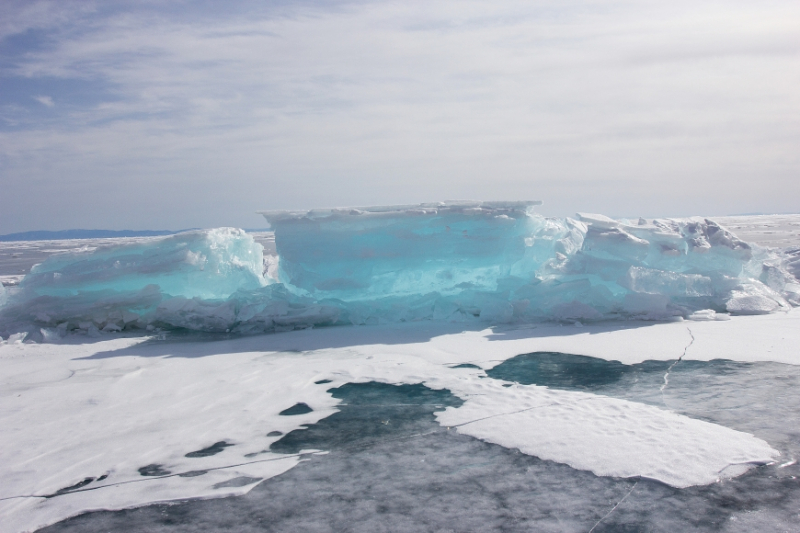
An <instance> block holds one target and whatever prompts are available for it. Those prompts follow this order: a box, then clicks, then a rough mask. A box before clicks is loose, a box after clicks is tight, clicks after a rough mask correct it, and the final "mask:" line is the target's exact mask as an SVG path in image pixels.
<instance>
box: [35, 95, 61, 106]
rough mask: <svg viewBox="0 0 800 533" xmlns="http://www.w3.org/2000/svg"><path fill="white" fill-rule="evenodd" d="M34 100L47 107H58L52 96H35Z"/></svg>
mask: <svg viewBox="0 0 800 533" xmlns="http://www.w3.org/2000/svg"><path fill="white" fill-rule="evenodd" d="M33 99H34V100H36V101H37V102H39V103H40V104H42V105H43V106H46V107H53V106H54V105H56V104H54V103H53V98H52V97H51V96H34V97H33Z"/></svg>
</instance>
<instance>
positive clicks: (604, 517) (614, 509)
mask: <svg viewBox="0 0 800 533" xmlns="http://www.w3.org/2000/svg"><path fill="white" fill-rule="evenodd" d="M684 354H685V352H684ZM638 484H639V480H638V479H637V480H636V482H635V483H634V484H633V486H632V487H631V490H629V491H628V492H627V493H626V494H625V496H623V497H622V499H621V500H620V501H618V502H617V504H616V505H615V506H614V507H612V508H611V510H610V511H609V512H607V513H606V514H605V516H603V518H601V519H600V520H598V521H597V523H596V524H595V525H593V526H592V529H590V530H589V531H588V533H592V531H594V530H595V528H596V527H597V526H599V525H600V522H602V521H603V520H605V519H606V518H608V517H609V516H611V513H613V512H614V511H616V509H617V507H619V506H620V505H622V502H624V501H625V500H626V499H627V498H628V496H630V495H631V492H633V489H635V488H636V485H638Z"/></svg>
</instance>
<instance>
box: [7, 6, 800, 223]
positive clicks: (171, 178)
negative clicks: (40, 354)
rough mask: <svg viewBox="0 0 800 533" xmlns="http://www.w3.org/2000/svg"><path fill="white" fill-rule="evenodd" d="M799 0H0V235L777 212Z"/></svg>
mask: <svg viewBox="0 0 800 533" xmlns="http://www.w3.org/2000/svg"><path fill="white" fill-rule="evenodd" d="M798 88H800V2H798V1H797V0H763V1H759V2H753V1H751V0H748V1H740V0H725V1H718V2H717V1H706V0H692V1H687V0H674V1H671V2H664V1H663V0H659V1H649V0H637V1H624V0H621V1H616V0H607V1H602V2H601V1H594V0H541V1H536V0H527V1H516V0H508V1H504V2H496V1H471V0H459V1H450V0H428V1H425V2H415V1H408V0H406V1H402V2H393V1H366V0H365V1H358V0H356V1H347V0H343V1H339V0H331V1H325V2H318V1H314V0H308V1H305V0H301V1H296V2H291V1H285V0H281V1H265V0H261V1H255V2H247V1H241V2H237V1H230V2H224V3H223V2H212V1H210V0H209V1H173V2H161V1H148V0H139V1H113V0H105V1H101V2H92V1H90V0H80V1H70V0H57V1H37V0H3V2H1V3H0V234H5V233H12V232H21V231H29V230H60V229H67V228H89V229H96V228H103V229H180V228H190V227H218V226H235V227H244V228H259V227H264V226H265V223H264V221H263V219H262V218H261V217H260V216H259V215H257V214H255V212H256V211H259V210H274V209H304V208H318V207H343V206H363V205H393V204H409V203H420V202H435V201H443V200H453V199H471V200H542V201H543V202H544V205H543V206H542V207H541V208H538V211H539V212H541V213H543V214H545V215H548V216H571V215H572V214H574V213H575V212H579V211H580V212H594V213H603V214H606V215H610V216H619V217H622V216H624V217H638V216H644V217H661V216H690V215H706V216H710V215H724V214H739V213H756V212H760V213H788V212H793V213H797V212H800V89H798Z"/></svg>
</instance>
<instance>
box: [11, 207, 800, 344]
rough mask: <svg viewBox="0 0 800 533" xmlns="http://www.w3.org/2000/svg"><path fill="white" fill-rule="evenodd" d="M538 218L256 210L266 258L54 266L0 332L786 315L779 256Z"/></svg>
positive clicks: (202, 248) (796, 296)
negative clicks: (270, 244) (271, 247)
mask: <svg viewBox="0 0 800 533" xmlns="http://www.w3.org/2000/svg"><path fill="white" fill-rule="evenodd" d="M538 204H540V202H450V203H440V204H420V205H416V206H398V207H372V208H349V209H328V210H313V211H302V212H286V211H283V212H265V213H264V216H265V217H266V219H267V221H268V222H269V223H270V224H271V226H272V228H273V229H274V231H275V243H276V248H277V254H278V257H277V259H276V258H274V257H267V258H266V260H265V258H264V255H263V249H262V248H261V246H260V245H259V244H257V243H256V242H255V241H254V240H253V238H252V237H251V236H250V235H248V234H246V233H245V232H243V231H242V230H236V229H231V228H219V229H212V230H203V231H190V232H185V233H181V234H178V235H173V236H169V237H165V238H163V239H158V240H153V241H149V242H147V243H135V244H129V245H122V246H115V247H106V248H100V249H97V250H95V251H91V252H86V253H69V254H59V255H56V256H52V257H50V258H48V259H47V260H46V261H45V262H43V263H42V264H40V265H37V266H36V267H35V268H34V269H33V271H32V272H31V273H30V274H29V275H28V276H26V277H25V278H24V280H23V281H22V282H21V283H20V285H19V286H18V287H14V288H11V289H9V290H8V291H7V293H8V294H6V295H5V300H6V303H5V305H3V307H2V309H0V331H2V332H3V335H5V336H8V335H9V334H11V333H16V332H18V331H30V332H32V333H33V334H34V335H37V334H39V335H43V336H44V337H45V338H47V337H48V336H50V335H59V334H62V333H63V332H64V331H67V330H72V329H81V330H85V331H87V332H88V333H96V332H99V331H100V330H106V331H117V330H121V329H125V328H129V327H139V328H150V329H152V328H185V329H190V330H202V331H237V332H245V333H249V332H264V331H281V330H287V329H295V328H305V327H311V326H315V325H335V324H376V323H395V322H409V321H418V320H446V321H482V322H486V323H490V324H492V323H495V324H496V323H514V322H518V323H524V322H535V321H542V320H556V321H568V322H580V323H583V322H586V321H597V320H618V319H625V320H628V319H644V320H664V319H676V318H678V317H683V318H691V317H703V319H709V317H710V318H714V317H717V318H719V317H724V316H726V315H727V314H764V313H771V312H775V311H780V310H787V309H789V308H790V307H791V306H792V305H800V284H798V280H797V279H796V278H795V276H794V275H793V273H792V270H791V269H792V267H793V266H794V265H793V263H792V261H793V260H794V259H796V258H795V257H794V256H793V255H791V254H786V253H784V254H783V255H781V253H779V252H777V251H773V250H770V249H766V248H761V247H759V246H756V245H750V244H748V243H746V242H744V241H742V240H741V239H739V238H737V237H736V236H735V235H734V234H733V233H731V232H730V231H728V230H726V229H725V228H724V227H722V226H720V225H719V224H717V223H715V222H714V221H713V220H709V219H704V218H689V219H656V220H650V221H648V220H645V219H639V220H638V221H636V222H629V221H626V220H614V219H611V218H608V217H605V216H602V215H594V214H579V215H578V216H577V217H576V218H575V219H573V218H563V219H558V218H545V217H543V216H540V215H538V214H536V213H535V212H534V211H533V208H534V206H536V205H538ZM276 260H277V264H278V267H277V269H275V268H274V265H275V261H276ZM264 265H271V267H270V272H273V271H274V272H276V273H275V274H274V278H273V277H271V276H265V275H264ZM3 297H4V296H3V295H2V294H0V298H3Z"/></svg>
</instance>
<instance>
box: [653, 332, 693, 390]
mask: <svg viewBox="0 0 800 533" xmlns="http://www.w3.org/2000/svg"><path fill="white" fill-rule="evenodd" d="M686 331H688V332H689V336H690V337H691V338H692V340H690V341H689V344H687V345H686V347H684V349H683V353H682V354H681V356H680V357H678V359H677V360H676V361H675V362H674V363H672V364H671V365H669V368H667V373H666V374H664V384H663V385H661V389H659V390H660V391H661V401H662V402H664V404H665V405H666V403H667V402H666V401H665V400H664V389H666V388H667V385H669V374H670V372H672V369H673V367H674V366H675V365H677V364H678V363H680V362H681V361H683V358H684V357H686V352H687V351H689V347H690V346H691V345H692V344H694V334H692V330H691V328H689V326H686Z"/></svg>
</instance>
